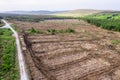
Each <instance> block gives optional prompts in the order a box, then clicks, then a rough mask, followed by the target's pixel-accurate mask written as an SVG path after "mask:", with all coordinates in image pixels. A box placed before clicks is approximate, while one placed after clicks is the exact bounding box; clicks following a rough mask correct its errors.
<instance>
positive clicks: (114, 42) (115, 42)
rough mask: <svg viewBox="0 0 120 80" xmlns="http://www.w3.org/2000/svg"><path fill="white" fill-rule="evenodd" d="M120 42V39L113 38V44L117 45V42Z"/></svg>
mask: <svg viewBox="0 0 120 80" xmlns="http://www.w3.org/2000/svg"><path fill="white" fill-rule="evenodd" d="M119 43H120V40H112V44H113V45H117V44H119Z"/></svg>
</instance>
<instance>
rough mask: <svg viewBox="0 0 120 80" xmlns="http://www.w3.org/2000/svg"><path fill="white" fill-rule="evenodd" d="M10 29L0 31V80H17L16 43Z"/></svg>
mask: <svg viewBox="0 0 120 80" xmlns="http://www.w3.org/2000/svg"><path fill="white" fill-rule="evenodd" d="M12 34H13V33H12V32H11V31H10V29H0V52H1V53H0V80H18V78H19V70H18V64H17V60H16V57H17V56H16V55H17V54H16V43H15V38H14V37H12Z"/></svg>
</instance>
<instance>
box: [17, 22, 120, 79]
mask: <svg viewBox="0 0 120 80" xmlns="http://www.w3.org/2000/svg"><path fill="white" fill-rule="evenodd" d="M62 22H65V23H66V24H68V26H65V25H66V24H65V25H64V26H63V24H62ZM16 23H19V24H18V26H20V25H21V24H24V23H25V22H16ZM43 23H44V25H45V26H46V24H47V25H49V27H50V25H52V24H53V25H52V26H53V27H52V26H51V27H50V28H55V29H56V27H55V24H56V21H55V20H54V21H53V20H52V21H45V22H42V23H39V25H38V26H37V27H36V28H37V29H43V30H44V29H48V27H47V28H46V27H45V26H44V25H43ZM45 23H46V24H45ZM54 23H55V24H54ZM58 23H59V25H58V26H59V27H57V29H61V28H66V27H70V28H73V29H75V30H76V33H70V34H68V33H65V34H55V35H47V34H34V35H32V34H30V35H26V34H24V35H23V36H22V38H23V39H22V38H21V41H22V46H23V47H22V48H23V51H24V55H25V58H26V61H27V65H28V67H29V72H30V76H31V80H120V44H119V43H118V44H112V40H120V33H118V32H112V31H107V30H103V29H100V28H98V27H95V26H93V25H90V24H87V23H85V22H83V21H77V20H73V21H72V20H57V24H58ZM27 24H28V23H27ZM30 24H31V23H29V25H30ZM36 24H38V23H36ZM60 24H61V25H60ZM75 24H76V25H75ZM34 25H35V24H34ZM40 25H41V26H40ZM56 26H57V25H56ZM60 26H61V27H60ZM28 28H29V27H28V26H27V27H24V29H25V30H26V29H28ZM23 41H25V44H24V42H23Z"/></svg>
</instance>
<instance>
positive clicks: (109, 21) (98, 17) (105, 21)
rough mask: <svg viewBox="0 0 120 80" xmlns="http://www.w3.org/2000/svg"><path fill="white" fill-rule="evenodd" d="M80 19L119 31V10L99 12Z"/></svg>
mask: <svg viewBox="0 0 120 80" xmlns="http://www.w3.org/2000/svg"><path fill="white" fill-rule="evenodd" d="M82 19H83V20H85V21H87V22H88V23H91V24H93V25H96V26H98V27H101V28H103V29H108V30H113V31H119V32H120V13H119V12H111V13H108V12H107V13H99V14H94V15H89V16H86V17H82Z"/></svg>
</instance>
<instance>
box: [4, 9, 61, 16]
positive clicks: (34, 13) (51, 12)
mask: <svg viewBox="0 0 120 80" xmlns="http://www.w3.org/2000/svg"><path fill="white" fill-rule="evenodd" d="M59 12H62V11H45V10H40V11H7V12H4V13H7V14H20V15H49V14H54V13H59Z"/></svg>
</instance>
